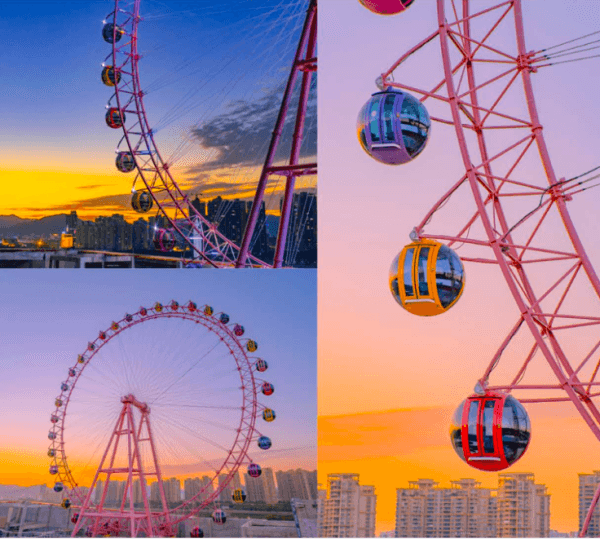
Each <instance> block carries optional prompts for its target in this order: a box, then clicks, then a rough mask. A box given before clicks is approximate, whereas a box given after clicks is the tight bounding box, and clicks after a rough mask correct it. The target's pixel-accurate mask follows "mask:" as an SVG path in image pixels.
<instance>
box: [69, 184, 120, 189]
mask: <svg viewBox="0 0 600 539" xmlns="http://www.w3.org/2000/svg"><path fill="white" fill-rule="evenodd" d="M99 187H112V186H109V185H107V184H96V185H80V186H78V187H77V189H98V188H99Z"/></svg>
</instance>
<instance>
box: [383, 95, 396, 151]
mask: <svg viewBox="0 0 600 539" xmlns="http://www.w3.org/2000/svg"><path fill="white" fill-rule="evenodd" d="M395 102H396V95H395V94H388V95H386V96H385V101H384V103H383V125H384V129H385V133H384V136H385V140H386V142H395V141H396V135H395V134H394V103H395Z"/></svg>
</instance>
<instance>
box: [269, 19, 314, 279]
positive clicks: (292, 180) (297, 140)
mask: <svg viewBox="0 0 600 539" xmlns="http://www.w3.org/2000/svg"><path fill="white" fill-rule="evenodd" d="M316 45H317V18H316V14H315V17H314V19H313V21H312V23H311V28H310V36H309V39H308V46H307V48H306V58H307V59H309V58H313V56H314V54H315V48H316ZM311 79H312V71H311V70H310V69H305V70H304V73H303V74H302V87H301V89H300V101H299V103H298V111H297V112H296V125H295V126H294V138H293V139H292V150H291V152H290V166H293V165H296V164H297V163H298V158H299V157H300V148H301V147H302V138H303V134H304V121H305V119H306V108H307V105H308V93H309V90H310V81H311ZM295 184H296V177H295V176H294V174H293V172H292V173H290V175H289V176H288V178H287V180H286V182H285V195H284V198H283V205H282V208H281V219H280V221H279V231H278V232H277V245H276V247H275V257H274V260H273V267H274V268H280V267H281V266H282V265H283V256H284V251H285V245H286V239H287V232H288V226H289V222H290V212H291V210H292V197H293V196H294V186H295Z"/></svg>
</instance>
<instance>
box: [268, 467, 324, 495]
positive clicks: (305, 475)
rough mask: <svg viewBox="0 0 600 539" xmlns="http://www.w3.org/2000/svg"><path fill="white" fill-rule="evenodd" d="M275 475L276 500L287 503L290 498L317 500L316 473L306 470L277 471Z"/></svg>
mask: <svg viewBox="0 0 600 539" xmlns="http://www.w3.org/2000/svg"><path fill="white" fill-rule="evenodd" d="M276 475H277V491H278V498H279V500H280V501H282V502H289V501H290V500H291V499H292V498H299V499H302V500H316V499H317V472H316V470H315V471H312V472H309V471H308V470H301V469H297V470H288V471H286V472H284V471H279V472H277V473H276Z"/></svg>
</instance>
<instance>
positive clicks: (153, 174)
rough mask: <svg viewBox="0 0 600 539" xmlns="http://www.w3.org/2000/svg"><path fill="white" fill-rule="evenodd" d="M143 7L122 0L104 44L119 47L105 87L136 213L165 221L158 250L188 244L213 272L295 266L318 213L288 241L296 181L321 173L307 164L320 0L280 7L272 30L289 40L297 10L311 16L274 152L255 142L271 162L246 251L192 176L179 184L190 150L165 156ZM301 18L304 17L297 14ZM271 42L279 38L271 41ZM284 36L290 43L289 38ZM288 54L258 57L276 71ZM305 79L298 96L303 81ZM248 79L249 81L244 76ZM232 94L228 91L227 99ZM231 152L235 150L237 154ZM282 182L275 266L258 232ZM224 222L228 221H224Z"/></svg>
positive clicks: (250, 219) (302, 220)
mask: <svg viewBox="0 0 600 539" xmlns="http://www.w3.org/2000/svg"><path fill="white" fill-rule="evenodd" d="M140 1H141V0H134V1H133V2H124V1H123V0H115V6H114V10H113V11H112V12H111V13H109V14H108V16H107V17H106V20H105V21H104V27H103V29H102V37H103V39H104V41H106V42H107V43H109V44H111V45H112V51H111V52H110V53H109V54H108V55H107V57H106V59H105V60H104V62H103V64H102V67H103V69H102V76H101V78H102V82H103V83H104V84H105V85H107V86H109V87H111V88H113V89H114V94H113V95H112V97H111V98H110V100H109V102H108V105H107V107H106V108H107V111H106V124H107V125H108V126H109V127H110V128H113V129H122V131H123V136H122V138H121V140H120V141H119V143H118V146H117V155H116V167H117V169H118V170H119V171H121V172H123V173H131V172H134V173H135V178H134V180H133V186H132V196H131V205H132V207H133V209H134V210H135V211H136V212H138V213H141V214H144V213H147V212H150V211H151V210H152V208H155V209H156V210H157V211H158V213H159V216H160V219H159V220H157V222H158V223H159V225H157V227H156V229H155V232H154V238H153V243H154V247H155V249H157V250H159V251H163V252H168V251H171V250H173V249H174V248H175V246H176V245H178V244H181V245H182V246H183V247H184V248H185V249H186V250H187V251H188V252H190V253H191V255H190V256H189V257H188V258H189V259H190V262H192V261H197V262H200V263H202V264H203V265H207V266H213V267H230V266H236V267H282V266H283V265H284V264H285V263H286V262H287V263H288V265H291V263H293V258H294V257H295V255H296V253H297V250H298V248H299V247H298V244H299V243H300V241H301V237H302V233H303V228H304V227H305V226H306V215H308V213H309V212H310V208H307V209H306V210H302V213H303V216H300V217H299V218H294V226H295V227H296V230H292V231H291V233H289V236H290V238H289V242H288V232H289V231H288V228H290V220H291V216H292V214H293V213H294V208H293V207H292V203H293V195H294V189H295V187H296V180H297V179H302V178H307V177H314V176H315V175H316V172H317V165H316V162H314V160H311V162H307V160H306V159H301V158H300V157H301V156H300V151H301V148H302V143H303V139H304V138H305V123H306V116H307V107H308V103H309V94H310V92H311V87H314V84H312V86H311V80H313V78H312V74H313V73H315V72H316V70H317V58H316V36H317V16H316V13H317V2H316V0H309V2H308V3H307V2H305V1H304V0H302V1H299V2H294V3H292V5H287V4H283V5H282V4H280V5H279V6H278V7H279V8H280V9H281V10H282V12H281V13H275V14H274V15H273V17H272V18H274V19H276V21H275V22H271V24H272V25H273V26H277V27H278V28H280V29H282V31H283V33H284V34H285V31H287V26H286V24H285V20H284V21H282V20H281V19H285V17H287V16H289V12H290V11H291V10H292V8H293V9H296V8H297V7H298V6H300V8H303V10H304V11H305V16H304V24H303V26H302V29H301V32H300V38H299V42H298V45H297V49H296V53H295V56H294V59H293V62H292V66H291V69H289V76H288V79H287V83H286V85H285V90H284V92H283V97H282V99H281V102H280V103H276V104H274V106H275V107H277V106H279V114H278V116H277V119H276V121H275V125H274V126H270V128H271V130H272V131H270V132H269V135H270V137H269V138H270V142H269V144H268V148H266V147H263V146H266V143H267V140H263V139H262V136H261V137H259V138H260V140H259V141H256V140H253V141H250V143H249V146H250V147H251V149H252V151H253V152H257V151H260V152H263V154H264V155H265V157H264V163H263V166H262V171H261V173H260V176H259V178H258V183H257V186H256V190H255V193H254V200H253V203H252V207H251V209H250V211H249V212H248V216H247V220H246V227H245V230H244V233H243V236H242V239H241V240H240V241H239V245H238V244H236V243H235V242H234V241H233V240H232V239H230V238H228V237H227V235H226V234H224V233H223V232H221V231H220V230H219V222H218V221H219V218H218V217H217V218H216V222H215V221H214V220H211V219H209V218H208V216H207V215H205V213H204V210H203V209H202V208H201V203H200V202H199V201H198V200H193V192H194V189H195V188H197V187H198V186H197V185H190V181H189V179H188V178H186V179H183V180H180V181H177V180H176V179H175V175H174V170H173V168H174V164H175V163H176V162H177V160H180V159H181V158H182V157H183V155H184V153H185V151H186V150H185V149H182V146H181V145H180V146H179V147H177V148H176V149H175V151H174V152H173V154H172V155H169V156H166V154H163V153H161V151H159V148H158V145H157V143H156V140H155V138H156V137H155V135H156V127H153V126H152V124H151V123H150V121H149V120H148V115H147V113H146V107H145V96H146V95H147V90H146V89H145V87H144V86H143V85H142V82H141V78H140V63H141V59H142V57H143V55H142V54H141V53H140V52H139V50H138V46H139V42H138V28H139V25H140V23H141V21H142V20H143V17H142V16H141V12H140ZM234 8H235V6H232V7H231V9H234ZM253 8H255V7H253ZM295 14H296V15H298V13H297V12H296V13H295ZM268 16H269V13H267V14H266V15H264V17H263V19H264V20H268ZM256 30H258V34H260V31H261V29H260V28H257V29H255V31H256ZM268 37H269V39H271V37H270V36H268ZM279 37H280V38H281V39H283V38H285V37H286V36H285V35H284V36H279ZM249 39H250V38H249ZM251 41H257V38H256V36H252V40H251ZM250 46H251V43H248V47H250ZM283 52H284V51H281V50H275V51H270V50H262V51H258V52H257V56H258V55H260V56H268V54H270V55H271V64H274V65H275V66H276V64H277V58H280V57H281V56H282V53H283ZM259 53H260V54H259ZM228 62H230V60H228ZM184 66H185V63H184ZM178 69H182V68H178ZM222 69H223V67H220V70H222ZM300 75H301V80H300V83H299V87H300V88H299V91H298V89H297V85H296V82H297V80H298V79H299V78H300V77H299V76H300ZM240 78H242V77H241V76H240ZM171 82H172V81H171ZM313 82H314V81H313ZM231 84H233V82H232V83H231ZM229 91H230V90H227V91H223V92H222V93H223V94H225V95H227V94H228V93H229ZM188 102H189V96H188V101H187V102H186V101H184V102H183V103H178V104H174V105H173V107H172V109H171V111H170V112H169V113H168V114H170V115H171V118H172V117H173V115H175V116H176V117H179V116H180V111H179V110H178V109H182V108H183V109H184V110H185V108H186V107H187V106H189V105H188V104H186V103H188ZM173 109H175V111H173ZM291 123H293V130H292V133H291V135H290V138H291V148H290V151H289V156H288V158H287V159H284V162H282V160H281V159H280V156H279V154H278V150H279V153H281V149H282V147H283V145H282V144H281V143H282V132H283V131H284V127H285V126H286V125H288V124H291ZM163 127H164V126H163ZM271 133H272V134H271ZM255 138H256V137H255ZM188 143H189V141H187V142H184V143H182V144H183V145H184V146H185V144H188ZM188 146H189V144H188ZM236 146H238V147H237V148H236V149H235V151H237V152H239V146H240V144H239V143H236ZM188 149H189V148H188ZM231 151H232V152H233V150H231ZM254 158H256V156H254ZM282 178H283V179H284V180H285V187H284V189H283V191H284V195H283V200H282V203H281V218H280V221H279V226H278V236H277V244H276V248H275V255H274V260H273V262H272V263H270V262H269V263H267V262H265V261H263V260H261V259H259V258H258V257H256V256H254V255H252V254H251V250H252V247H253V245H254V242H255V241H256V234H255V232H256V233H258V228H257V227H258V226H259V220H260V219H262V222H261V223H260V227H263V228H265V227H266V217H265V216H264V215H262V216H261V211H262V212H264V209H262V208H261V205H262V204H263V200H264V198H265V193H266V191H267V188H268V187H269V186H270V185H273V184H274V183H276V182H278V181H280V180H281V179H282ZM192 183H193V182H192ZM248 185H250V186H251V185H252V183H251V182H250V183H247V182H246V185H245V186H244V187H245V190H246V191H247V190H248V189H249V187H248ZM227 211H228V210H227V209H225V210H221V209H219V211H218V212H217V214H218V215H221V214H224V213H226V212H227ZM296 213H297V211H296ZM294 215H295V214H294ZM222 217H223V215H221V218H222ZM259 218H260V219H259ZM288 243H289V245H288ZM286 248H287V251H286ZM288 251H289V252H290V253H293V254H288V256H287V257H286V253H287V252H288Z"/></svg>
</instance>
